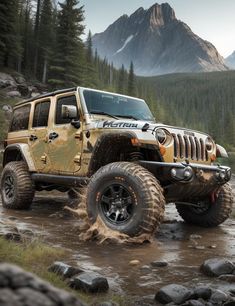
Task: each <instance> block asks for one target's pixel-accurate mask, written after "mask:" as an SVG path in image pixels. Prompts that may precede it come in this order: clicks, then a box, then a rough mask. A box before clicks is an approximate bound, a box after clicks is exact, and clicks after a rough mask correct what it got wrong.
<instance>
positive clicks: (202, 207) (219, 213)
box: [176, 183, 233, 227]
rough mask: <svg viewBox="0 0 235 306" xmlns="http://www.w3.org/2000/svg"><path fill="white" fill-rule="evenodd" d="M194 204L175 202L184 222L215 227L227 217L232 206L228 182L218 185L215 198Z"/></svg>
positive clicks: (231, 194) (230, 189) (231, 195)
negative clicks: (187, 204)
mask: <svg viewBox="0 0 235 306" xmlns="http://www.w3.org/2000/svg"><path fill="white" fill-rule="evenodd" d="M197 204H198V207H196V206H186V205H182V204H176V208H177V210H178V213H179V214H180V216H181V217H182V218H183V219H184V221H185V222H187V223H190V224H195V225H199V226H202V227H215V226H218V225H219V224H221V223H223V222H224V221H225V220H226V219H228V218H229V216H230V214H231V212H232V207H233V193H232V188H231V186H230V184H228V183H227V184H225V185H223V186H222V187H220V189H219V191H218V192H217V195H216V196H215V200H214V201H212V200H211V199H209V198H208V199H206V200H204V201H201V202H200V203H197Z"/></svg>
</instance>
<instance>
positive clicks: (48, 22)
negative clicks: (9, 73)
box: [38, 0, 55, 83]
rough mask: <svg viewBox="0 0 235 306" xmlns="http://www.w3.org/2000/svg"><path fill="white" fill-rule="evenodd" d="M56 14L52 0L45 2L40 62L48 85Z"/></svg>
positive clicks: (40, 35) (40, 42)
mask: <svg viewBox="0 0 235 306" xmlns="http://www.w3.org/2000/svg"><path fill="white" fill-rule="evenodd" d="M54 19H55V18H54V13H53V7H52V2H51V0H44V1H43V4H42V11H41V17H40V24H39V38H38V41H39V45H40V48H39V51H40V54H39V61H40V66H41V67H40V68H41V69H39V72H40V78H41V80H42V82H43V83H46V80H47V73H48V64H49V60H50V57H51V54H52V48H53V45H54V41H55V33H54V31H55V25H54Z"/></svg>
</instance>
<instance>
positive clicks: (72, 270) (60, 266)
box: [48, 261, 83, 278]
mask: <svg viewBox="0 0 235 306" xmlns="http://www.w3.org/2000/svg"><path fill="white" fill-rule="evenodd" d="M48 271H49V272H53V273H56V274H58V275H61V276H62V277H63V278H71V277H73V276H74V275H76V274H79V273H81V272H83V270H81V269H80V268H77V267H72V266H70V265H67V264H65V263H63V262H61V261H56V262H54V263H53V265H51V266H50V267H49V268H48Z"/></svg>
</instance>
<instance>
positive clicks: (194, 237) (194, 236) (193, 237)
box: [189, 234, 202, 240]
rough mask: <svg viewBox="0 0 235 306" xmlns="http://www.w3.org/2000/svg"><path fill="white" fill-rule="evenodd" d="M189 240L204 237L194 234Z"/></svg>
mask: <svg viewBox="0 0 235 306" xmlns="http://www.w3.org/2000/svg"><path fill="white" fill-rule="evenodd" d="M189 239H193V240H194V239H202V236H201V235H197V234H192V235H190V237H189Z"/></svg>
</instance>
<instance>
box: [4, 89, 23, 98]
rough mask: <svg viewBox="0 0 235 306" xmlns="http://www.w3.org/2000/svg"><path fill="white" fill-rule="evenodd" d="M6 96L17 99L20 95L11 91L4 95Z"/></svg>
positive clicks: (15, 91) (16, 91)
mask: <svg viewBox="0 0 235 306" xmlns="http://www.w3.org/2000/svg"><path fill="white" fill-rule="evenodd" d="M6 96H7V97H9V98H19V97H21V94H20V92H19V91H18V90H12V91H9V92H7V93H6Z"/></svg>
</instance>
